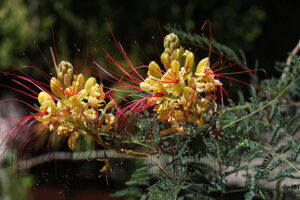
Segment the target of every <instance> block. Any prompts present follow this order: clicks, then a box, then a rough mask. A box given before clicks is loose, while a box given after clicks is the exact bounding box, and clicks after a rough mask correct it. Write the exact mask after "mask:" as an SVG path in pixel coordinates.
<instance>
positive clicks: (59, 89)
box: [37, 61, 115, 149]
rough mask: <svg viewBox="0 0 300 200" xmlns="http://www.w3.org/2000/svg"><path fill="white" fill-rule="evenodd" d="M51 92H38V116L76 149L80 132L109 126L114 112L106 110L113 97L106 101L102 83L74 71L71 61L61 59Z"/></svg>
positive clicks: (90, 133) (112, 125)
mask: <svg viewBox="0 0 300 200" xmlns="http://www.w3.org/2000/svg"><path fill="white" fill-rule="evenodd" d="M50 88H51V92H52V95H50V94H49V93H47V92H45V91H42V92H40V93H39V95H38V101H39V103H40V105H41V106H40V112H41V115H39V116H38V117H37V120H38V121H39V122H41V123H42V124H43V125H44V126H45V127H46V128H48V129H49V130H50V131H54V132H56V133H57V134H58V135H61V134H63V135H68V136H69V140H68V145H69V147H70V148H71V149H75V147H76V141H77V138H78V137H79V135H90V136H92V135H93V134H95V132H98V131H99V128H100V129H103V130H111V129H112V128H113V127H114V125H115V116H114V115H113V114H110V113H107V112H106V111H107V109H108V108H109V107H112V106H114V103H113V101H110V102H109V103H107V104H106V102H105V93H104V92H103V85H102V84H98V83H97V81H96V79H95V78H94V77H90V78H88V79H87V80H86V79H85V78H84V76H83V74H78V75H76V74H74V73H73V66H72V64H71V63H69V62H66V61H62V62H61V63H60V64H59V66H58V68H57V77H52V79H51V81H50Z"/></svg>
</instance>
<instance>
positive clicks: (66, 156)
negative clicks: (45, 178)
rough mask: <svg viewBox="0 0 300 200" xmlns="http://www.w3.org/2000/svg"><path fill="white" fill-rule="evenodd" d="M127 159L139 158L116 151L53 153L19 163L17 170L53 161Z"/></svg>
mask: <svg viewBox="0 0 300 200" xmlns="http://www.w3.org/2000/svg"><path fill="white" fill-rule="evenodd" d="M105 157H108V158H125V159H133V158H137V157H135V156H130V155H127V154H121V153H117V152H115V151H110V150H109V151H107V150H99V151H87V152H51V153H47V154H42V155H39V156H37V157H34V158H31V159H28V160H22V161H18V162H17V163H16V166H15V168H17V169H18V170H24V169H30V168H31V167H33V166H37V165H40V164H42V163H46V162H50V161H53V160H72V161H79V160H88V159H97V158H105Z"/></svg>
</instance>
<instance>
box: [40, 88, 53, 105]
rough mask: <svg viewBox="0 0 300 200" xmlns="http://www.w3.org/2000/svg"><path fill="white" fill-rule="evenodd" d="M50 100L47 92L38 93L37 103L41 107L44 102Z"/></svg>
mask: <svg viewBox="0 0 300 200" xmlns="http://www.w3.org/2000/svg"><path fill="white" fill-rule="evenodd" d="M50 100H52V97H51V96H50V94H48V93H47V92H44V91H43V92H40V93H39V96H38V101H39V103H40V104H41V105H42V104H43V103H44V102H46V101H50Z"/></svg>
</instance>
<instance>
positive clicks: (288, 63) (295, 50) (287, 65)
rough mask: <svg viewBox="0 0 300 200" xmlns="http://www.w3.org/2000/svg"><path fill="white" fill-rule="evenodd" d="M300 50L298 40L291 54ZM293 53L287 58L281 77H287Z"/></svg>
mask: <svg viewBox="0 0 300 200" xmlns="http://www.w3.org/2000/svg"><path fill="white" fill-rule="evenodd" d="M299 51H300V40H299V41H298V43H297V45H296V46H295V48H294V49H293V50H292V52H291V55H296V54H297V53H298V52H299ZM291 55H290V56H289V57H288V58H287V59H286V67H285V68H284V69H283V72H282V75H281V79H283V78H285V77H286V76H287V74H288V72H289V69H290V67H289V66H290V65H291V63H292V56H291Z"/></svg>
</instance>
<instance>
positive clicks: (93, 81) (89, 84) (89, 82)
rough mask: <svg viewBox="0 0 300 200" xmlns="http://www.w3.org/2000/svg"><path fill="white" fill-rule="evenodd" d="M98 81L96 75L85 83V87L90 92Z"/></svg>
mask: <svg viewBox="0 0 300 200" xmlns="http://www.w3.org/2000/svg"><path fill="white" fill-rule="evenodd" d="M96 83H97V81H96V79H95V78H94V77H90V78H89V79H88V80H87V81H86V83H85V85H84V89H86V90H87V91H88V92H90V89H91V87H92V86H94V85H95V84H96Z"/></svg>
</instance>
